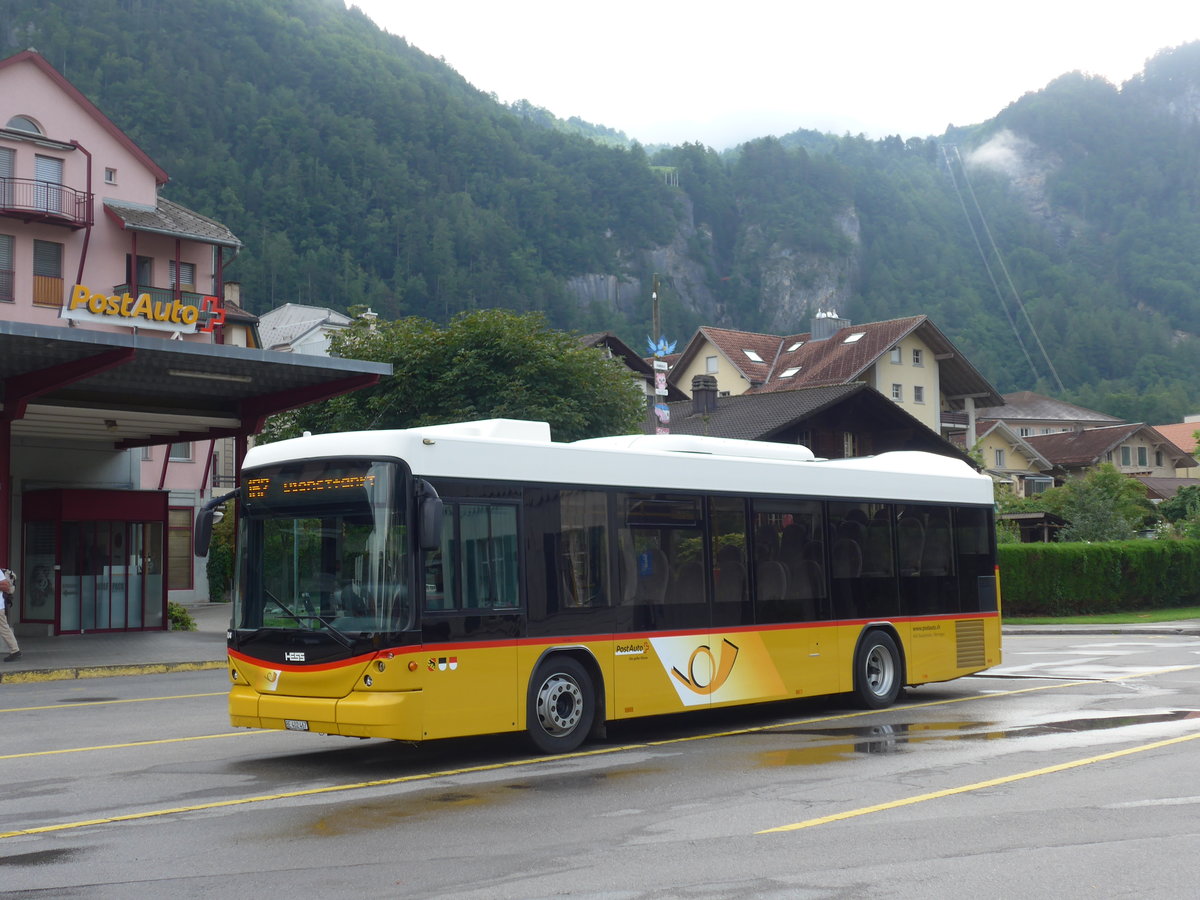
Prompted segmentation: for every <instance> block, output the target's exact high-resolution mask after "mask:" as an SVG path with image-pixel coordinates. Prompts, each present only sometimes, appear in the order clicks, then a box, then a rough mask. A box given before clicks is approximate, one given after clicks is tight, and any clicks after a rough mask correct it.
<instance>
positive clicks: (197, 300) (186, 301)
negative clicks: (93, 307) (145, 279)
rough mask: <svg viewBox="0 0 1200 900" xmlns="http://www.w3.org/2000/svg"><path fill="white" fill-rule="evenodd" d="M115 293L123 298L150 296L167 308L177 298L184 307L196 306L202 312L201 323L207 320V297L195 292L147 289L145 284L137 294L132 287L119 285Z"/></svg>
mask: <svg viewBox="0 0 1200 900" xmlns="http://www.w3.org/2000/svg"><path fill="white" fill-rule="evenodd" d="M113 293H114V294H116V295H117V296H118V297H119V296H121V295H122V294H131V295H134V296H139V295H141V294H149V295H150V300H151V302H153V303H163V304H165V305H167V306H169V305H170V304H172V303H174V302H175V298H177V297H178V298H179V301H180V302H181V303H182V304H183V305H184V306H194V307H196V309H199V310H201V315H200V321H201V323H203V322H204V320H205V315H204V313H203V310H204V297H205V295H204V294H198V293H196V292H195V291H184V290H178V291H177V290H175V288H169V287H165V288H164V287H146V286H145V285H144V284H139V285H138V286H137V293H136V294H134V290H133V288H132V287H131V286H130V285H128V284H118V285H116V286H115V287H113Z"/></svg>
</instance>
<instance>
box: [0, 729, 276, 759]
mask: <svg viewBox="0 0 1200 900" xmlns="http://www.w3.org/2000/svg"><path fill="white" fill-rule="evenodd" d="M271 733H272V732H270V731H226V732H224V733H222V734H197V735H193V736H192V737H179V738H160V739H158V740H154V741H130V742H128V743H126V744H101V745H99V746H97V747H67V748H65V749H63V750H35V751H33V752H31V753H10V754H8V755H7V756H0V760H4V759H29V758H31V757H35V756H59V755H61V754H63V753H90V752H92V751H93V750H125V749H126V748H128V747H151V746H154V745H155V744H186V743H187V742H188V741H211V740H213V739H214V738H231V737H243V736H244V735H249V734H271Z"/></svg>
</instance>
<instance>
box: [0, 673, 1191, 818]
mask: <svg viewBox="0 0 1200 900" xmlns="http://www.w3.org/2000/svg"><path fill="white" fill-rule="evenodd" d="M1195 668H1200V666H1194V665H1192V666H1167V667H1164V668H1162V669H1155V670H1153V671H1147V672H1136V673H1133V674H1130V675H1121V676H1116V677H1114V678H1111V679H1108V680H1110V681H1122V680H1125V679H1128V678H1143V677H1146V676H1148V675H1158V674H1162V673H1166V672H1178V671H1182V670H1185V669H1195ZM1096 683H1097V682H1095V681H1064V682H1061V683H1056V684H1039V685H1035V686H1033V687H1027V688H1019V689H1017V690H1013V691H994V692H992V693H988V694H972V695H970V696H966V697H948V698H945V699H943V700H930V701H928V702H926V703H912V704H907V705H905V706H904V709H906V710H908V709H924V708H928V707H934V706H945V705H947V704H950V703H963V702H966V701H969V700H991V699H994V698H996V697H1009V696H1014V695H1016V694H1029V693H1033V692H1035V691H1047V690H1051V689H1054V688H1068V687H1080V686H1082V685H1094V684H1096ZM888 711H889V710H887V709H881V710H863V711H859V712H852V713H840V714H838V715H832V716H821V717H818V718H815V719H814V718H809V719H796V720H794V721H791V722H777V723H774V724H771V725H755V726H751V727H749V728H738V729H734V730H731V731H721V732H711V733H707V734H702V735H691V736H688V737H680V738H667V739H665V740H661V741H647V742H645V743H642V744H625V745H622V746H618V747H601V748H597V749H594V750H581V751H578V752H576V753H564V754H560V755H558V756H536V757H531V758H527V759H518V760H509V761H507V762H501V763H488V764H486V765H480V766H468V767H466V768H461V769H442V770H439V771H436V772H422V773H418V774H416V775H402V776H399V777H396V778H383V779H377V780H374V781H359V782H353V783H350V784H335V785H329V786H326V787H321V788H309V789H307V790H302V791H286V792H282V793H278V794H262V795H259V796H256V797H241V798H239V799H235V800H217V801H214V802H212V803H200V804H196V805H194V806H177V807H171V808H169V809H153V810H147V811H145V812H140V813H128V814H126V815H121V816H108V817H105V818H101V819H86V820H83V821H79V822H62V823H59V824H57V825H41V826H37V827H34V828H24V829H20V830H18V831H6V832H0V840H3V839H5V838H12V837H19V836H21V835H31V834H50V833H53V832H58V831H69V830H72V829H75V828H87V827H89V826H93V825H109V824H113V823H116V822H132V821H137V820H139V819H152V818H158V817H161V816H171V815H178V814H181V813H187V812H201V811H204V810H211V809H223V808H227V807H233V806H246V805H248V804H252V803H266V802H270V801H272V800H289V799H294V798H297V797H312V796H317V795H320V794H333V793H342V792H345V791H354V790H362V789H364V788H372V787H389V786H393V785H398V784H409V783H412V782H416V781H431V780H434V779H437V778H446V777H451V776H455V775H470V774H475V773H478V772H495V771H498V770H501V769H513V768H519V767H522V766H530V765H534V764H535V763H543V762H550V761H558V760H564V759H583V758H587V757H592V756H604V755H607V754H611V753H622V752H624V751H626V750H644V749H646V748H647V747H663V746H668V745H670V744H681V743H686V742H688V741H698V740H707V739H711V738H720V737H733V736H736V735H742V734H754V733H756V732H762V731H771V730H774V729H778V728H791V727H795V726H797V725H813V724H818V723H821V722H834V721H838V720H841V719H854V718H861V717H863V716H872V715H878V714H880V713H885V712H888ZM239 733H240V732H231V734H239ZM245 733H246V734H274V733H275V732H274V731H247V732H245ZM1191 737H1200V734H1196V735H1192V736H1190V737H1188V738H1176V739H1174V740H1172V741H1167V742H1164V743H1176V742H1178V741H1179V740H1190V739H1191ZM177 740H189V739H188V738H169V739H164V740H162V741H154V742H150V743H168V744H169V743H172V742H174V741H177ZM130 746H135V745H130ZM89 749H105V748H87V747H84V748H80V751H83V750H89ZM1145 749H1150V747H1147V748H1145ZM56 752H65V751H56ZM1130 752H1136V750H1130V751H1122V752H1120V753H1117V754H1114V755H1117V756H1121V755H1125V754H1127V753H1130ZM1101 758H1102V757H1097V760H1098V759H1101ZM1071 765H1072V764H1069V763H1066V764H1064V766H1066V767H1070V766H1071ZM1076 765H1082V763H1076ZM1027 777H1031V776H1027ZM1011 780H1016V776H1012V777H1011ZM968 789H970V788H961V789H957V790H959V791H962V790H968ZM953 790H955V789H952V791H953ZM928 799H932V796H931V797H930V798H928ZM912 802H919V801H915V800H914V801H912ZM897 804H898V805H903V801H897ZM867 811H873V810H865V811H864V812H867ZM859 814H860V815H861V814H862V813H859ZM814 822H815V820H814ZM795 827H805V825H804V823H799V825H797V826H784V827H783V828H782V829H771V830H788V829H790V828H795ZM759 833H760V834H765V833H767V832H759Z"/></svg>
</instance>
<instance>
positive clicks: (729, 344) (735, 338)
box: [700, 327, 783, 386]
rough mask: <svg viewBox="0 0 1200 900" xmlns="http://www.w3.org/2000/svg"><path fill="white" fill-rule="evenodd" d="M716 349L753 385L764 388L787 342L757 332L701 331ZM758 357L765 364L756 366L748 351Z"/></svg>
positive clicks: (715, 329)
mask: <svg viewBox="0 0 1200 900" xmlns="http://www.w3.org/2000/svg"><path fill="white" fill-rule="evenodd" d="M700 333H701V334H702V335H704V337H706V338H707V339H708V341H709V343H711V344H713V346H715V347H717V349H719V350H720V351H721V352H722V353H723V354H725V356H727V357H728V358H729V361H730V362H732V363H733V365H734V366H735V367H736V368H737V369H738V370H739V371H741V373H742V374H743V375H745V376H746V380H747V381H749V382H750V384H751V385H752V386H753V385H758V384H762V383H763V382H764V381H766V380H767V378H768V377H769V376H770V374H771V366H772V364H773V363H774V362H775V358H776V357H777V356H778V355H779V351H780V349H781V347H782V342H783V338H781V337H779V336H778V335H774V334H758V333H756V332H753V331H730V330H729V329H726V328H708V327H704V328H701V329H700ZM747 350H749V351H751V352H752V353H755V354H757V355H758V357H759V358H760V359H761V360H762V362H755V361H754V360H752V359H751V358H750V357H749V356H747V355H746V351H747Z"/></svg>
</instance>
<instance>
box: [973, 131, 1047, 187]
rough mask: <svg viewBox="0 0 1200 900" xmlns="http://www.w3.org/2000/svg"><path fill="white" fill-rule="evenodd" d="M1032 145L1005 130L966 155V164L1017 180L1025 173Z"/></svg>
mask: <svg viewBox="0 0 1200 900" xmlns="http://www.w3.org/2000/svg"><path fill="white" fill-rule="evenodd" d="M1033 149H1034V146H1033V144H1032V143H1031V142H1030V141H1028V140H1026V139H1025V138H1023V137H1018V136H1017V135H1015V134H1013V133H1012V132H1011V131H1009V130H1008V129H1007V128H1006V129H1004V130H1003V131H1000V132H997V133H996V134H995V135H994V136H993V137H992V139H991V140H989V141H988V142H987V143H986V144H984V145H983V146H981V147H978V148H976V149H975V150H973V151H971V152H970V153H968V154H967V158H966V163H967V165H969V166H973V167H977V168H981V169H993V170H994V171H997V172H1002V173H1003V174H1005V175H1007V176H1008V177H1009V178H1019V177H1021V175H1022V174H1024V172H1025V168H1026V165H1027V162H1028V160H1029V157H1030V154H1031V153H1032V151H1033Z"/></svg>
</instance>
